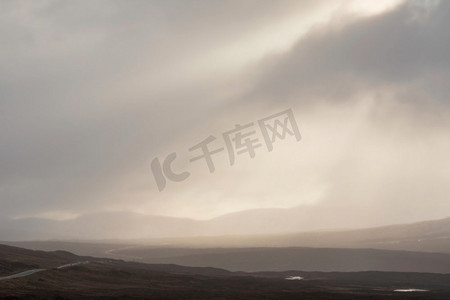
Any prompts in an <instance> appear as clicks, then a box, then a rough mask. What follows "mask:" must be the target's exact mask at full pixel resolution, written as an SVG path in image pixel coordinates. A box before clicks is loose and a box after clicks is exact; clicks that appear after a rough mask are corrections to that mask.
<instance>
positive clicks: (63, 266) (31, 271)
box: [0, 261, 89, 280]
mask: <svg viewBox="0 0 450 300" xmlns="http://www.w3.org/2000/svg"><path fill="white" fill-rule="evenodd" d="M88 263H89V262H88V261H79V262H76V263H71V264H67V265H62V266H59V267H57V268H56V269H59V270H60V269H65V268H69V267H74V266H78V265H84V264H88ZM47 270H48V269H32V270H28V271H24V272H20V273H17V274H13V275H9V276H4V277H0V280H8V279H15V278H21V277H25V276H30V275H32V274H35V273H38V272H42V271H47Z"/></svg>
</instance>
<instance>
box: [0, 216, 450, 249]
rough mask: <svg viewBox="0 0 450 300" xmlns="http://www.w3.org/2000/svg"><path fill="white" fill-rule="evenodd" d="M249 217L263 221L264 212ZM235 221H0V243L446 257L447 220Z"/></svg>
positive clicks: (84, 218) (154, 218)
mask: <svg viewBox="0 0 450 300" xmlns="http://www.w3.org/2000/svg"><path fill="white" fill-rule="evenodd" d="M251 213H252V214H256V215H258V216H264V215H265V214H269V210H266V211H263V212H254V211H253V212H251ZM239 215H240V216H241V217H242V214H239ZM244 215H245V214H244ZM234 220H235V218H234V217H233V216H223V217H219V218H215V219H211V220H205V221H198V220H192V219H181V218H173V217H164V216H148V215H140V214H135V213H101V214H89V215H84V216H81V217H79V218H77V219H73V220H65V221H54V220H45V219H37V218H28V219H18V220H9V221H5V220H3V221H2V222H0V240H4V241H25V240H49V239H59V240H105V239H110V240H121V239H125V240H139V243H159V244H161V243H164V244H174V245H176V246H183V245H188V246H201V247H216V246H225V247H332V248H375V249H391V250H411V251H426V252H446V253H450V218H445V219H441V220H433V221H423V222H417V223H412V224H400V225H391V226H382V227H376V228H367V229H354V230H340V231H312V232H307V231H306V232H305V231H304V230H297V233H295V232H294V233H280V232H283V231H282V230H281V229H279V231H278V232H271V231H269V232H268V234H261V232H260V231H256V232H254V231H253V230H252V228H253V227H254V226H255V224H253V223H251V222H248V223H250V225H248V226H247V227H246V225H245V224H243V222H241V221H240V222H238V223H234ZM270 226H271V224H270ZM237 228H238V230H239V232H236V230H237ZM279 228H282V227H279Z"/></svg>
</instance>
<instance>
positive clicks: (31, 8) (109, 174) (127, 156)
mask: <svg viewBox="0 0 450 300" xmlns="http://www.w3.org/2000/svg"><path fill="white" fill-rule="evenodd" d="M448 28H450V3H449V2H446V1H407V2H403V1H376V4H375V2H374V1H363V0H361V1H308V0H305V1H264V0H245V1H125V0H120V1H114V0H111V1H100V0H99V1H54V0H46V1H40V0H38V1H8V0H5V1H1V2H0V45H1V47H0V143H1V146H0V207H1V209H0V218H2V219H11V218H12V219H22V218H42V219H51V220H69V219H73V218H77V217H80V216H83V215H87V214H91V213H102V212H133V213H140V214H145V215H161V216H171V217H179V218H192V219H197V220H206V219H211V218H215V217H218V216H223V215H226V214H230V213H236V212H242V211H246V210H250V211H251V210H257V209H286V210H292V211H301V210H302V209H303V208H304V209H305V210H308V209H311V208H313V209H314V210H315V211H327V214H326V218H325V219H324V218H317V220H314V221H311V222H315V224H310V225H311V226H312V227H314V228H320V227H323V228H327V227H329V226H331V225H330V224H333V226H345V227H349V226H350V227H351V226H353V227H365V226H376V225H383V224H392V223H402V222H413V221H420V220H428V219H437V218H444V217H448V216H450V202H449V201H448V196H449V195H450V185H449V184H448V183H449V182H450V157H449V155H448V154H449V153H450V136H449V128H450V100H449V97H448V96H449V92H450V88H449V87H450V85H449V84H448V78H450V51H449V48H450V31H449V30H448ZM290 109H291V110H292V112H293V115H294V117H295V121H296V123H297V125H298V128H299V132H300V134H301V140H300V141H297V140H296V139H295V137H293V136H290V135H286V136H285V139H279V140H277V141H276V142H275V143H274V149H273V150H272V151H268V150H267V148H266V146H265V144H263V145H262V147H260V148H257V149H255V155H254V157H253V158H252V157H251V156H250V155H249V154H248V153H242V154H237V155H236V161H235V162H234V164H233V165H230V162H229V156H228V154H227V152H226V150H224V151H223V152H221V153H218V154H217V155H214V156H212V159H213V160H214V165H215V171H214V172H212V173H211V172H209V170H208V166H207V165H206V161H205V160H202V159H200V160H198V161H195V162H190V159H192V158H193V157H194V156H197V155H198V152H197V153H192V152H189V151H188V150H189V148H191V147H193V146H195V145H197V144H199V143H200V142H202V141H204V140H205V139H206V138H207V137H209V136H213V137H215V138H217V139H216V140H215V141H214V142H213V143H211V148H215V147H217V148H218V147H225V144H224V141H223V139H222V137H223V136H222V134H223V133H225V132H227V131H230V130H232V129H233V128H235V126H236V125H237V124H240V125H245V124H249V123H252V122H253V125H255V127H254V128H255V130H256V131H257V134H260V132H259V131H258V127H257V124H258V120H261V119H264V118H266V117H269V116H273V115H275V114H277V113H280V112H283V111H286V110H290ZM258 137H259V140H260V142H263V140H262V137H261V135H259V136H258ZM174 152H175V153H176V154H177V158H176V160H175V162H174V164H173V165H172V169H173V171H174V172H175V173H182V172H186V171H188V172H189V173H190V176H189V177H188V178H187V179H186V180H183V181H180V182H175V181H172V180H170V179H167V183H166V186H165V187H164V189H163V190H162V191H160V190H159V189H158V186H157V184H156V182H155V177H154V174H153V172H152V169H151V162H152V161H153V160H154V159H156V158H157V159H158V160H159V161H161V162H162V161H163V160H164V159H165V158H166V157H167V156H168V155H169V154H171V153H174ZM322 215H323V214H322ZM333 218H336V220H337V221H335V222H328V220H329V219H333ZM339 220H342V222H341V221H339ZM302 229H304V228H299V229H298V230H299V231H301V230H302Z"/></svg>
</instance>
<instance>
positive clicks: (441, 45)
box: [248, 1, 450, 103]
mask: <svg viewBox="0 0 450 300" xmlns="http://www.w3.org/2000/svg"><path fill="white" fill-rule="evenodd" d="M437 4H438V5H437ZM449 26H450V3H449V2H448V1H442V2H440V3H437V2H434V4H433V2H417V1H411V2H407V3H405V4H404V5H402V6H400V7H399V8H398V9H396V10H393V11H392V12H388V13H385V14H381V15H377V16H374V17H370V18H366V19H362V20H357V21H355V22H354V23H353V24H351V25H350V26H342V27H339V26H337V27H338V28H336V26H335V27H333V26H330V27H325V28H322V29H319V30H316V31H312V32H311V34H310V35H309V36H308V37H307V38H305V39H302V40H301V41H299V42H298V43H297V45H296V46H295V47H294V48H293V49H292V51H291V52H289V53H288V54H286V55H280V56H278V57H277V56H275V57H269V58H268V59H267V61H266V64H265V65H263V67H262V71H261V72H262V75H261V76H260V78H259V79H258V81H257V84H256V89H255V91H254V95H249V96H248V98H251V99H266V100H271V101H274V102H276V101H283V100H286V99H287V100H291V101H293V102H295V101H299V102H308V101H316V100H317V99H318V98H326V99H327V100H328V101H337V100H342V99H349V98H351V97H352V96H354V95H355V94H357V93H358V92H361V91H365V90H367V89H373V91H375V90H376V89H377V88H381V89H382V88H389V87H394V88H397V87H402V86H406V87H408V88H413V89H416V90H419V91H421V90H422V91H423V90H425V89H426V92H427V93H429V96H431V97H435V98H436V100H439V101H442V102H447V103H450V100H448V96H447V95H448V93H447V92H448V84H447V83H446V81H445V80H442V79H443V78H446V77H447V78H448V76H449V75H450V74H449V73H450V51H449V49H450V31H449V30H447V28H449Z"/></svg>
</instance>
